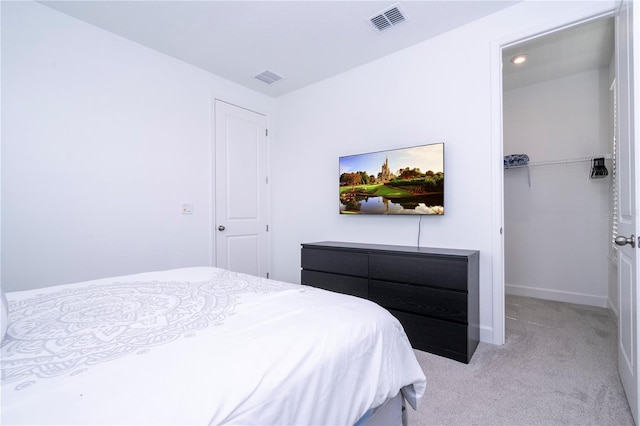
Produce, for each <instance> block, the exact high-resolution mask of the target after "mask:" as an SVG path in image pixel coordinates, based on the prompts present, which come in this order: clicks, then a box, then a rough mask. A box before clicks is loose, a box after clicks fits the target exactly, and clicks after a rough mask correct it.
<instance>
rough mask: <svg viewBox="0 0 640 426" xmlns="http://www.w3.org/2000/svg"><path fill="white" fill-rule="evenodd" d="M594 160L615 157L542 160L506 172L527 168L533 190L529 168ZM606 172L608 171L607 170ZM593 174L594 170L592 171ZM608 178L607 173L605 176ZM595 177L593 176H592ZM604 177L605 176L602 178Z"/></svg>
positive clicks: (609, 155) (600, 156)
mask: <svg viewBox="0 0 640 426" xmlns="http://www.w3.org/2000/svg"><path fill="white" fill-rule="evenodd" d="M594 158H605V159H607V160H610V159H612V158H613V155H611V154H604V155H594V156H592V157H579V158H563V159H558V160H540V161H529V163H527V164H523V165H519V166H511V167H505V168H504V169H505V170H509V169H522V168H525V167H526V168H527V181H528V183H529V188H531V174H530V173H529V170H530V169H529V167H535V166H552V165H556V164H568V163H580V162H584V161H593V160H594ZM605 172H606V169H605ZM592 173H593V170H592ZM604 176H606V173H605V175H604ZM591 177H593V175H592V176H591ZM600 177H603V176H600Z"/></svg>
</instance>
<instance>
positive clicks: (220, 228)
mask: <svg viewBox="0 0 640 426" xmlns="http://www.w3.org/2000/svg"><path fill="white" fill-rule="evenodd" d="M225 229H226V228H225V227H224V226H223V225H220V226H218V231H224V230H225Z"/></svg>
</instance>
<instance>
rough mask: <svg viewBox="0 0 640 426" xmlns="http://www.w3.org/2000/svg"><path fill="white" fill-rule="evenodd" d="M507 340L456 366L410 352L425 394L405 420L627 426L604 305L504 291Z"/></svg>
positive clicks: (628, 420)
mask: <svg viewBox="0 0 640 426" xmlns="http://www.w3.org/2000/svg"><path fill="white" fill-rule="evenodd" d="M506 317H507V318H506V344H505V345H504V346H496V345H491V344H487V343H480V345H479V346H478V349H477V350H476V352H475V354H474V356H473V358H472V359H471V362H470V363H469V364H468V365H467V364H462V363H459V362H456V361H452V360H449V359H447V358H443V357H439V356H436V355H432V354H429V353H426V352H422V351H416V355H417V357H418V361H419V362H420V364H421V365H422V368H423V370H424V372H425V375H426V376H427V393H426V395H425V397H424V398H423V399H422V400H421V401H420V403H421V405H420V407H419V409H418V411H417V412H415V411H413V410H412V409H411V408H408V409H407V411H408V419H409V425H411V426H418V425H616V426H618V425H633V424H634V423H633V418H632V417H631V411H630V410H629V406H628V405H627V401H626V399H625V396H624V391H623V389H622V385H621V383H620V379H619V377H618V372H617V367H616V362H617V349H616V333H617V331H616V325H615V324H614V322H613V321H612V320H611V319H610V317H609V315H608V313H607V310H606V309H602V308H594V307H590V306H582V305H574V304H568V303H560V302H551V301H545V300H539V299H532V298H526V297H519V296H507V303H506Z"/></svg>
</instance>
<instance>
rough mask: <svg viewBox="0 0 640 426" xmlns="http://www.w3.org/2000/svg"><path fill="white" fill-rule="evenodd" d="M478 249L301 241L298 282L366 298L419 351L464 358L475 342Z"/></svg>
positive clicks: (476, 331) (476, 339)
mask: <svg viewBox="0 0 640 426" xmlns="http://www.w3.org/2000/svg"><path fill="white" fill-rule="evenodd" d="M478 272H479V252H478V251H475V250H457V249H437V248H424V247H422V248H418V247H408V246H390V245H381V244H358V243H346V242H332V241H326V242H318V243H305V244H302V281H301V282H302V284H304V285H309V286H313V287H319V288H323V289H325V290H331V291H336V292H340V293H345V294H350V295H353V296H358V297H362V298H365V299H369V300H372V301H374V302H376V303H377V304H379V305H380V306H382V307H384V308H386V309H387V310H388V311H389V312H391V313H392V314H393V315H394V316H395V317H396V318H397V319H398V320H399V321H400V323H401V324H402V326H403V327H404V329H405V332H406V333H407V336H408V337H409V340H410V341H411V345H412V346H413V347H414V348H416V349H419V350H423V351H427V352H431V353H434V354H437V355H442V356H445V357H448V358H451V359H455V360H457V361H461V362H465V363H468V362H469V361H470V360H471V356H472V355H473V353H474V351H475V350H476V347H477V346H478V342H479V341H480V329H479V312H480V308H479V301H478V284H479V274H478Z"/></svg>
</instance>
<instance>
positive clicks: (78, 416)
mask: <svg viewBox="0 0 640 426" xmlns="http://www.w3.org/2000/svg"><path fill="white" fill-rule="evenodd" d="M7 298H8V300H9V328H8V331H7V336H6V337H5V339H4V340H3V342H2V345H1V361H0V363H1V369H2V414H1V420H2V424H7V425H8V424H26V423H29V424H154V425H158V424H163V425H164V424H226V423H228V424H298V425H299V424H334V425H337V424H341V425H349V424H354V423H355V422H356V421H357V420H358V419H359V418H360V417H361V416H362V415H363V414H364V413H365V412H366V411H367V409H369V408H371V407H375V406H378V405H380V404H381V403H383V402H384V401H385V400H386V399H387V398H390V397H393V396H394V395H396V394H397V393H398V390H399V389H403V388H404V393H405V394H406V395H407V396H409V397H411V396H413V397H415V398H416V399H418V398H420V397H421V396H422V394H423V393H424V390H425V377H424V375H423V372H422V370H421V369H420V366H419V365H418V363H417V361H416V358H415V356H414V353H413V350H412V349H411V346H410V344H409V341H408V340H407V338H406V336H405V334H404V331H403V329H402V327H401V326H400V324H399V323H398V321H397V320H396V319H395V318H394V317H393V316H391V315H390V314H389V313H388V312H387V311H385V310H384V309H382V308H380V307H379V306H378V305H376V304H374V303H372V302H369V301H366V300H363V299H359V298H355V297H351V296H345V295H340V294H336V293H332V292H328V291H323V290H319V289H315V288H311V287H306V286H300V285H297V284H288V283H283V282H278V281H274V280H268V279H263V278H257V277H253V276H250V275H244V274H239V273H233V272H229V271H225V270H222V269H217V268H206V267H202V268H186V269H176V270H170V271H162V272H151V273H145V274H137V275H129V276H124V277H117V278H109V279H104V280H95V281H88V282H83V283H77V284H69V285H62V286H55V287H49V288H46V289H39V290H30V291H23V292H14V293H8V294H7ZM409 399H410V400H411V398H409Z"/></svg>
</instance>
